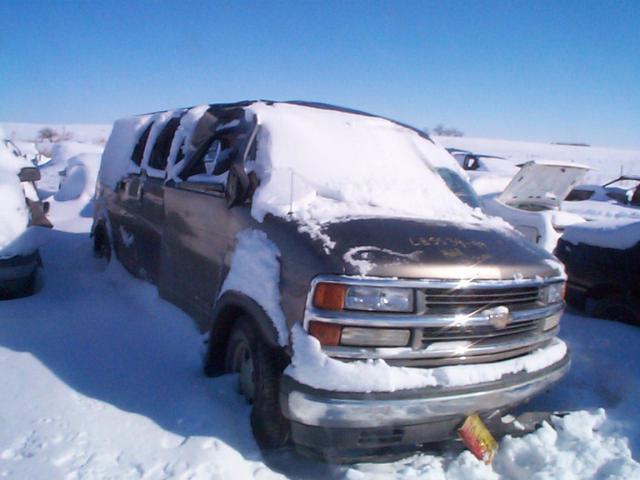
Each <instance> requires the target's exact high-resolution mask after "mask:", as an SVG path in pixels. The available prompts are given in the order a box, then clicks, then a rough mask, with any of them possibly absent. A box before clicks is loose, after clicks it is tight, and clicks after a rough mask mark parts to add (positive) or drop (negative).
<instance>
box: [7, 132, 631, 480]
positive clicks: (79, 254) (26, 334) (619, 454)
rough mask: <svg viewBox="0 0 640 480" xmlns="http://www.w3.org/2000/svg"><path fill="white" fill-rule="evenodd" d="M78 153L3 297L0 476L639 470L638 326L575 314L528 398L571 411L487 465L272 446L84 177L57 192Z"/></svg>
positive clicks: (450, 458)
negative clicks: (103, 250)
mask: <svg viewBox="0 0 640 480" xmlns="http://www.w3.org/2000/svg"><path fill="white" fill-rule="evenodd" d="M80 153H82V152H81V148H80V147H78V146H77V145H75V146H74V149H71V150H70V151H69V152H67V153H65V154H64V155H63V154H62V153H59V154H58V156H57V157H56V162H55V163H54V162H52V164H50V165H49V166H45V167H43V169H42V170H43V181H42V182H41V183H40V188H41V190H42V191H43V192H44V193H45V194H46V195H48V196H49V198H48V200H49V201H50V202H51V214H50V218H51V220H52V221H53V223H54V225H55V227H54V229H53V230H52V231H50V232H49V236H48V238H47V243H46V244H45V246H44V247H42V249H41V252H42V257H43V261H44V269H43V270H42V275H41V279H42V281H41V285H40V288H39V291H38V293H37V294H36V295H35V296H33V297H30V298H24V299H18V300H11V301H5V302H2V303H1V304H0V372H1V373H0V384H1V385H2V389H1V390H0V391H1V393H0V477H7V478H16V479H57V478H68V479H76V478H77V479H84V478H132V479H134V478H149V479H160V478H184V479H187V478H194V479H198V478H201V479H205V478H206V479H212V478H214V479H215V478H219V479H227V478H233V479H236V478H259V479H262V478H264V479H267V478H280V477H281V476H284V477H289V478H312V479H316V478H317V479H320V478H348V479H360V478H385V479H386V478H436V479H437V478H449V479H469V478H491V479H493V478H496V479H511V478H516V479H519V478H522V479H525V478H527V479H528V478H640V464H638V463H637V462H635V461H634V460H633V459H632V456H635V457H636V458H638V453H639V452H640V405H638V403H637V399H638V398H640V355H638V354H637V345H638V344H639V342H640V328H637V327H632V326H628V325H622V324H618V323H615V322H609V321H604V320H595V319H590V318H587V317H584V316H581V315H577V314H575V313H568V314H565V315H564V318H563V323H562V333H561V337H562V338H563V339H564V340H565V341H566V342H567V343H568V345H569V346H570V348H571V349H572V351H573V365H572V369H571V371H570V373H569V374H568V375H567V377H565V378H564V379H563V380H562V381H561V382H560V383H559V384H558V385H556V386H555V387H554V388H553V389H552V390H550V391H549V392H547V393H545V394H543V395H541V396H540V397H538V398H537V399H535V400H534V401H533V402H532V403H530V404H529V405H528V406H527V409H528V410H536V409H537V410H558V411H570V412H574V413H571V414H570V415H568V416H565V417H564V418H557V419H556V420H554V422H553V423H554V428H551V426H549V425H545V426H544V427H543V428H541V429H539V430H538V431H536V432H535V433H533V434H530V435H527V436H525V437H523V438H520V439H513V438H510V437H507V438H505V439H503V440H502V441H501V445H500V447H501V448H500V452H499V453H498V456H497V457H496V459H495V461H494V463H493V465H492V466H486V465H484V464H483V463H481V462H479V461H477V460H476V459H475V457H473V456H472V455H471V454H470V453H469V452H462V453H461V452H460V451H459V450H451V451H447V452H444V453H442V452H441V453H433V452H420V453H416V454H415V455H413V456H411V457H409V458H406V459H403V460H400V461H397V462H392V463H379V464H359V465H352V466H336V465H328V464H324V463H320V462H317V461H312V460H307V459H304V458H302V457H299V456H298V455H296V454H295V453H293V452H292V451H290V450H285V451H280V452H272V453H269V454H267V455H263V454H262V453H261V452H260V451H259V449H258V447H257V446H256V444H255V442H254V440H253V438H252V435H251V428H250V425H249V407H248V405H246V404H245V402H244V400H243V397H241V396H240V395H239V394H238V393H236V392H235V390H234V384H235V381H236V379H235V378H234V377H233V376H228V375H227V376H223V377H221V378H216V379H209V378H206V377H205V376H204V375H203V373H202V368H201V367H202V363H201V354H202V348H203V338H202V337H201V336H200V335H199V334H198V333H197V331H196V328H195V326H194V323H193V321H192V320H191V319H190V318H189V317H188V316H187V315H186V314H184V313H183V312H182V311H180V310H179V309H177V308H175V307H173V306H172V305H170V304H168V303H167V302H165V301H163V300H161V299H159V297H158V294H157V290H156V289H155V288H154V287H153V286H151V285H150V284H147V283H145V282H142V281H140V280H136V279H134V278H133V277H131V276H130V275H129V274H128V273H126V272H125V271H124V270H123V269H122V268H121V267H120V266H119V265H118V264H117V262H112V263H111V264H109V265H105V264H104V263H102V262H101V261H99V260H96V259H95V258H93V254H92V249H91V242H90V240H89V237H88V232H89V228H90V225H91V218H90V215H89V213H90V205H88V202H89V198H88V195H87V192H88V191H90V190H91V189H90V187H87V188H80V189H78V188H77V187H78V186H77V185H76V184H75V183H74V185H73V187H74V189H75V190H76V191H80V192H82V193H81V195H79V196H75V195H58V196H57V198H58V199H56V196H55V192H56V190H57V188H58V183H59V177H58V171H59V170H61V169H62V167H64V164H65V163H66V161H67V160H68V159H69V158H70V157H71V156H76V155H78V154H80ZM89 153H95V149H90V150H89ZM491 153H495V152H493V151H492V152H491ZM76 158H78V157H76ZM80 160H82V158H80ZM85 160H87V161H91V160H90V159H89V158H88V157H85ZM93 171H94V168H91V167H90V168H88V169H87V174H86V175H85V178H87V179H88V181H90V177H91V175H95V173H91V172H93ZM75 181H77V178H74V182H75ZM78 181H79V180H78ZM631 452H633V455H632V453H631Z"/></svg>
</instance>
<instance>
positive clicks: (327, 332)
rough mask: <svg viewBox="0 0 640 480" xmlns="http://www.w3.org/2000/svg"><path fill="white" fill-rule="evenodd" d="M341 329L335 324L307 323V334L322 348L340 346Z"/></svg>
mask: <svg viewBox="0 0 640 480" xmlns="http://www.w3.org/2000/svg"><path fill="white" fill-rule="evenodd" d="M341 332H342V327H341V326H340V325H336V324H335V323H325V322H316V321H313V320H312V321H310V322H309V333H310V334H311V335H312V336H313V337H316V338H317V339H318V341H319V342H320V345H322V346H324V347H335V346H337V345H339V344H340V334H341Z"/></svg>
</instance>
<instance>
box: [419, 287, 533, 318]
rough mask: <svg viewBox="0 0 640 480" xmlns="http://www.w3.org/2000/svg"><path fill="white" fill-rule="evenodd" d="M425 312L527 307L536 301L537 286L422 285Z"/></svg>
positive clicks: (459, 311) (461, 311) (462, 311)
mask: <svg viewBox="0 0 640 480" xmlns="http://www.w3.org/2000/svg"><path fill="white" fill-rule="evenodd" d="M422 292H423V293H424V302H425V307H426V313H428V314H431V313H438V314H446V313H474V312H479V311H481V310H484V309H486V308H492V307H497V306H505V307H507V308H509V309H510V310H521V309H524V308H531V307H534V306H536V305H537V304H538V299H539V287H537V286H534V287H531V286H526V287H510V288H457V289H441V288H426V289H424V290H422Z"/></svg>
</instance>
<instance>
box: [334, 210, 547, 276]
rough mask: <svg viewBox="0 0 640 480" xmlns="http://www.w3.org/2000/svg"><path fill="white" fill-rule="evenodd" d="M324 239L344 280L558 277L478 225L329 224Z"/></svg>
mask: <svg viewBox="0 0 640 480" xmlns="http://www.w3.org/2000/svg"><path fill="white" fill-rule="evenodd" d="M324 233H325V234H326V235H327V236H328V237H330V238H331V240H332V241H333V242H335V248H334V249H333V250H332V252H331V254H330V255H331V256H332V257H334V258H335V259H336V260H338V259H340V260H341V262H340V263H341V264H342V265H343V269H344V273H346V274H349V275H368V276H380V277H399V278H421V279H428V278H438V279H472V278H473V279H476V278H477V279H496V280H504V279H513V278H535V277H549V276H555V275H558V273H559V272H558V271H557V269H556V266H555V265H554V257H552V256H551V255H549V254H548V253H547V252H545V251H543V250H542V249H539V248H537V247H535V246H534V245H532V244H530V243H529V242H527V241H526V240H525V239H524V238H522V237H521V236H519V235H517V234H516V233H509V232H508V231H507V230H496V229H493V228H489V227H486V228H485V227H483V226H481V225H467V224H458V223H449V222H439V221H424V220H418V219H416V220H412V219H398V218H361V219H353V220H347V221H344V222H336V223H332V224H329V225H328V226H327V228H326V229H325V230H324ZM336 257H337V258H336Z"/></svg>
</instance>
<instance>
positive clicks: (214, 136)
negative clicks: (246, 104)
mask: <svg viewBox="0 0 640 480" xmlns="http://www.w3.org/2000/svg"><path fill="white" fill-rule="evenodd" d="M215 113H216V117H217V121H216V123H215V124H209V125H207V128H206V129H205V128H201V129H199V130H200V135H199V137H200V138H199V139H198V144H199V147H198V149H197V150H196V151H195V152H194V154H193V155H192V156H191V158H190V160H189V163H188V165H187V166H186V167H185V169H184V170H183V171H182V172H181V173H180V178H182V180H187V179H188V178H190V177H193V176H195V175H198V176H199V177H198V179H197V180H199V181H200V180H202V177H201V175H208V176H209V177H211V180H215V179H219V181H221V182H222V181H224V178H225V176H226V172H227V170H228V169H229V166H230V165H231V163H232V162H233V161H234V160H236V159H238V157H241V156H243V155H244V152H245V149H246V148H247V142H248V141H250V140H251V132H252V130H253V128H254V127H255V123H253V122H247V121H245V120H244V117H242V118H237V112H235V111H230V112H224V111H223V112H215ZM203 132H207V135H206V136H204V135H203ZM254 143H255V142H254ZM252 154H253V155H255V148H254V145H252V146H251V150H250V151H249V155H248V157H251V155H252Z"/></svg>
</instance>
